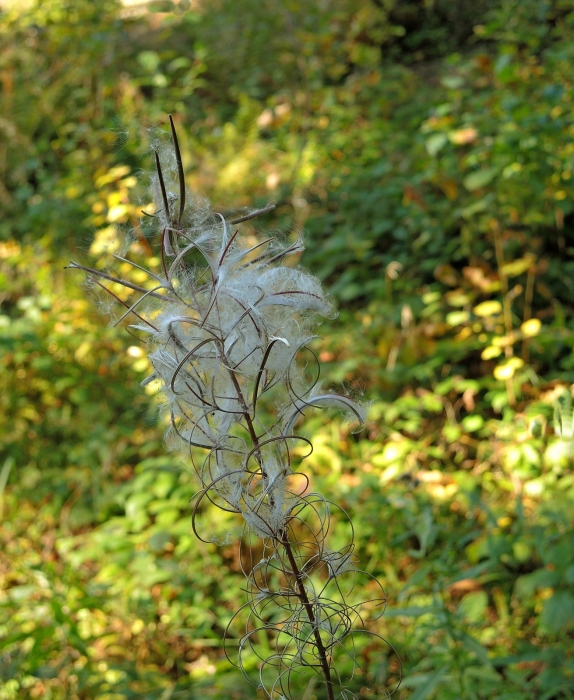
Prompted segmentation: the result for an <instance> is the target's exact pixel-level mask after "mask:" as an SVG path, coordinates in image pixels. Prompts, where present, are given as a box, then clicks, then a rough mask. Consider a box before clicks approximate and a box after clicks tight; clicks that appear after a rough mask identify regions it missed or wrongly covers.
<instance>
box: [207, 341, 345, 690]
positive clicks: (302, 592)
mask: <svg viewBox="0 0 574 700" xmlns="http://www.w3.org/2000/svg"><path fill="white" fill-rule="evenodd" d="M219 352H220V355H221V358H222V360H223V361H224V362H225V365H226V366H229V361H228V359H227V357H226V356H225V351H224V350H223V346H222V345H220V347H219ZM229 375H230V377H231V381H232V382H233V385H234V387H235V390H236V392H237V398H238V400H239V403H240V404H241V406H242V408H243V409H244V411H243V415H244V417H245V422H246V424H247V429H248V430H249V434H250V435H251V439H252V440H253V444H254V447H255V448H257V453H256V454H258V457H257V459H258V461H259V464H260V466H261V471H262V472H263V476H264V478H265V468H264V466H263V464H262V457H261V452H260V450H259V439H258V437H257V433H256V432H255V426H254V425H253V420H252V418H251V415H250V413H249V410H248V409H247V404H246V402H245V397H244V396H243V392H242V391H241V387H240V386H239V382H238V380H237V376H236V374H235V372H234V371H233V370H232V369H229ZM278 539H279V542H281V544H282V545H283V547H284V549H285V552H286V553H287V558H288V559H289V564H290V566H291V570H292V571H293V575H294V576H295V580H296V581H297V588H298V589H299V590H298V591H295V594H296V595H297V597H298V598H299V600H300V601H301V603H302V604H303V607H304V608H305V611H306V613H307V617H308V618H309V622H310V623H311V626H312V627H313V636H314V637H315V643H316V644H317V651H318V652H319V662H320V664H321V669H322V671H323V675H324V677H325V685H326V686H327V698H328V700H335V695H334V693H333V681H332V679H331V668H330V666H329V661H328V659H327V651H326V649H325V645H324V644H323V640H322V639H321V635H320V633H319V627H318V625H317V620H316V618H315V613H314V612H313V606H312V605H311V602H310V600H309V596H308V595H307V591H306V589H305V584H304V582H303V575H302V574H301V571H300V570H299V567H298V566H297V561H296V560H295V555H294V554H293V548H292V547H291V542H290V541H289V539H288V537H287V531H286V529H283V530H280V531H279V537H278Z"/></svg>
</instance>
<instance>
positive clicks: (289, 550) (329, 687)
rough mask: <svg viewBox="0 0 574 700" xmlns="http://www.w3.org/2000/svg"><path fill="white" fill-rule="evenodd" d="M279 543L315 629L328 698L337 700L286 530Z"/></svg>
mask: <svg viewBox="0 0 574 700" xmlns="http://www.w3.org/2000/svg"><path fill="white" fill-rule="evenodd" d="M279 541H280V542H281V544H282V545H283V547H284V548H285V552H286V553H287V558H288V559H289V564H290V565H291V569H292V571H293V573H294V575H295V579H296V581H297V587H298V588H299V593H297V595H298V597H299V599H300V600H301V602H302V603H303V607H304V608H305V610H306V612H307V616H308V617H309V622H310V623H311V626H312V627H313V635H314V636H315V642H316V644H317V651H318V652H319V661H320V663H321V668H322V670H323V675H324V676H325V685H326V686H327V697H328V699H329V700H335V696H334V694H333V681H332V680H331V668H330V666H329V661H328V660H327V652H326V650H325V645H324V644H323V640H322V639H321V635H320V633H319V628H318V626H317V620H316V618H315V613H314V612H313V606H312V605H311V602H310V601H309V596H308V595H307V591H306V590H305V584H304V583H303V575H302V574H301V571H300V570H299V567H298V566H297V562H296V561H295V556H294V554H293V549H292V547H291V543H290V542H289V539H288V538H287V532H286V530H281V531H280V532H279Z"/></svg>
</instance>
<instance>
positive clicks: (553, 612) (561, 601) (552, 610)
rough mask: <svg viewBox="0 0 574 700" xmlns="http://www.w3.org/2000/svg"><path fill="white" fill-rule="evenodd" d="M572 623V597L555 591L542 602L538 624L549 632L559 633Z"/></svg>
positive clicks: (573, 599) (573, 601) (573, 605)
mask: <svg viewBox="0 0 574 700" xmlns="http://www.w3.org/2000/svg"><path fill="white" fill-rule="evenodd" d="M573 623H574V596H572V594H571V593H569V592H568V591H556V592H555V593H554V595H553V596H552V597H551V598H548V599H547V600H545V601H544V607H543V608H542V613H541V615H540V624H541V625H543V626H544V627H545V628H546V629H548V630H549V631H550V632H560V631H561V630H565V629H567V628H568V627H570V626H571V625H572V624H573Z"/></svg>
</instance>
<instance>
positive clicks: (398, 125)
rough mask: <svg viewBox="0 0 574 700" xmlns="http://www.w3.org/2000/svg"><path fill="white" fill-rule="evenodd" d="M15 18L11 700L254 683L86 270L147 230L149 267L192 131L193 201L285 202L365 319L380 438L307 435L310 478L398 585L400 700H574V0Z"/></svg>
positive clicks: (4, 65)
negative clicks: (154, 231) (87, 285)
mask: <svg viewBox="0 0 574 700" xmlns="http://www.w3.org/2000/svg"><path fill="white" fill-rule="evenodd" d="M2 7H3V10H2V11H1V13H0V43H1V45H2V52H1V53H0V207H1V210H2V216H1V218H0V302H1V309H0V362H1V372H0V408H1V410H0V448H1V452H0V454H1V457H0V513H1V518H2V527H1V529H0V611H1V613H0V700H15V699H20V698H23V699H24V698H38V697H41V698H49V699H54V700H56V699H58V700H60V699H62V700H63V699H73V698H78V699H84V698H86V699H87V698H98V699H101V700H120V699H124V698H150V699H154V700H155V699H157V700H167V699H168V698H174V699H175V698H186V699H187V698H206V697H212V698H234V699H236V700H241V699H247V698H253V697H255V696H256V695H257V692H256V691H255V690H254V689H252V688H250V686H248V685H247V683H246V682H245V681H244V680H243V679H242V677H241V676H240V675H239V674H238V672H236V671H235V670H234V669H233V667H232V666H230V665H229V664H228V662H227V661H226V660H225V658H224V656H223V652H222V646H221V636H222V631H223V629H224V628H225V626H226V624H227V622H228V621H229V619H230V617H231V615H232V613H233V611H234V610H235V608H236V606H237V601H238V600H242V596H243V594H242V591H241V587H242V585H243V578H242V575H241V573H240V566H239V560H238V550H237V544H236V543H233V542H229V543H228V544H226V545H224V546H216V545H203V544H201V543H200V542H198V541H197V540H196V539H195V538H194V537H193V535H192V533H191V527H190V507H189V499H190V498H191V497H192V496H193V493H194V489H195V485H196V484H195V481H194V477H193V476H192V475H191V474H190V471H189V468H188V467H187V466H186V465H185V464H183V463H182V461H181V458H180V457H178V456H176V455H173V454H169V455H168V454H165V453H164V450H163V447H162V444H161V433H162V426H161V425H160V424H159V422H158V419H157V417H156V412H155V410H156V409H155V398H154V396H153V392H152V391H150V393H149V394H147V393H145V392H144V391H143V390H141V389H140V388H139V386H138V382H139V380H141V379H142V378H143V377H144V376H145V374H146V371H147V370H148V364H147V360H146V359H145V356H144V354H143V352H142V350H141V348H140V347H139V345H137V344H136V342H135V341H134V339H133V338H130V336H129V335H128V334H127V333H126V331H125V329H123V328H119V329H118V328H106V324H105V322H104V321H103V319H102V315H101V314H100V313H99V312H98V311H97V309H95V308H94V305H93V304H92V301H91V300H86V296H85V290H83V289H82V286H81V282H82V280H81V279H78V274H77V273H75V272H67V273H65V272H64V270H63V267H64V265H65V264H66V263H67V262H68V260H69V259H70V258H71V257H80V258H82V259H83V260H90V256H91V255H94V256H96V258H97V256H98V254H101V251H102V250H104V248H105V246H106V244H107V243H108V242H109V241H110V240H113V238H114V236H115V235H116V233H117V231H118V230H120V229H122V228H130V229H132V230H133V233H134V243H133V245H132V252H133V254H134V255H136V256H137V255H141V256H146V258H148V259H149V257H150V256H151V257H152V261H153V255H154V253H155V251H156V247H155V246H156V244H155V242H154V241H152V240H150V239H148V238H147V237H146V227H145V223H144V224H142V223H141V222H140V219H141V215H140V210H141V209H142V208H145V206H146V205H147V204H148V203H149V202H148V199H147V194H146V193H145V191H144V190H143V188H142V187H141V184H140V183H142V182H143V181H144V180H145V178H143V177H142V176H141V171H140V169H141V168H144V169H145V168H147V169H150V168H151V158H150V151H149V142H150V138H155V134H156V127H157V125H165V123H166V115H167V113H173V114H174V115H175V118H176V120H177V123H178V127H179V133H180V138H181V141H182V148H183V151H184V160H185V167H186V172H187V176H188V179H189V183H190V186H191V187H192V188H193V189H194V190H195V191H197V192H198V193H200V194H202V195H206V196H208V197H209V198H210V199H211V200H212V202H213V204H214V206H215V207H216V208H218V209H219V210H221V211H223V210H228V209H237V208H240V207H242V206H246V205H253V206H257V205H264V204H266V203H267V202H268V201H269V200H271V199H273V200H276V201H277V209H276V211H275V213H274V215H273V217H270V218H269V220H268V221H267V222H266V223H265V226H267V227H268V228H271V229H273V230H277V231H280V232H283V235H289V232H291V231H295V232H296V231H305V233H306V237H307V241H308V247H307V251H306V252H305V254H304V256H303V259H302V263H303V264H304V265H305V266H306V267H308V268H310V269H311V270H312V271H313V272H315V273H318V274H319V275H320V276H321V278H322V279H323V280H324V282H325V284H326V285H327V287H328V288H329V289H330V290H331V292H332V294H333V295H334V297H335V298H336V301H337V303H338V305H339V308H340V309H341V314H340V316H339V319H338V320H336V321H335V322H328V323H325V324H323V326H322V329H321V332H322V336H323V337H322V339H321V340H320V341H318V342H317V346H316V350H317V352H318V353H319V356H320V358H321V361H322V368H323V375H324V377H325V379H326V381H327V382H332V383H338V384H343V385H344V386H346V387H347V389H348V390H349V391H350V392H351V393H352V394H355V395H363V396H364V397H365V399H366V400H368V401H371V408H370V414H369V416H370V421H369V426H368V429H367V430H366V431H364V432H363V433H360V434H358V435H354V434H352V433H351V432H350V431H349V428H348V427H346V426H344V425H342V424H340V423H339V422H338V421H337V420H333V417H328V416H324V415H316V416H313V417H312V418H311V419H310V420H309V421H308V422H307V423H306V424H305V425H304V426H303V428H302V429H303V430H304V431H305V434H306V435H308V437H312V439H313V442H314V445H315V451H314V453H313V455H312V456H311V457H310V458H309V459H308V460H307V461H306V463H305V465H306V469H307V470H308V472H309V473H310V474H311V478H312V483H313V486H314V487H316V488H317V489H318V490H321V491H322V492H325V493H328V494H329V496H330V497H331V498H332V499H333V500H334V501H336V502H338V503H340V504H342V505H343V506H344V507H345V508H346V509H347V510H348V511H349V513H350V514H351V516H352V519H353V522H354V525H355V528H356V533H357V537H356V539H357V542H358V548H359V551H358V554H359V557H360V560H361V562H362V564H363V566H364V568H365V569H366V570H367V571H368V572H369V573H371V574H373V575H374V576H376V577H378V578H379V579H380V580H381V581H382V582H383V584H384V585H385V588H386V591H387V594H388V599H389V604H388V609H387V612H386V614H385V616H384V617H383V618H382V621H381V622H380V623H378V624H379V626H378V627H377V629H378V631H379V632H380V633H381V634H383V635H384V636H386V637H387V638H388V639H389V640H390V641H391V642H392V643H393V644H394V645H395V646H396V648H397V650H398V653H399V654H400V657H401V659H402V663H403V666H404V680H403V684H402V686H401V688H400V690H399V691H398V694H397V696H396V697H398V698H405V699H406V698H410V699H411V700H424V699H425V698H427V699H429V700H432V699H438V698H441V700H456V699H465V700H466V699H468V700H475V699H476V700H478V699H487V698H488V699H489V700H491V699H496V700H527V699H532V700H534V699H536V700H559V699H560V700H561V699H565V698H573V697H574V656H573V653H572V652H573V635H574V523H573V518H572V514H573V512H574V511H573V506H574V476H573V471H572V466H573V459H574V417H573V409H572V398H571V397H572V394H571V392H572V385H573V384H574V354H573V348H574V311H573V309H574V255H573V254H574V204H573V203H574V177H573V170H574V112H573V106H574V105H573V102H574V91H573V80H574V77H573V75H574V74H573V73H572V64H573V62H574V12H573V11H572V5H571V2H570V0H475V1H474V2H469V1H468V0H434V1H433V0H317V1H316V2H313V3H303V2H301V1H300V0H196V1H194V2H191V3H190V2H189V1H188V0H180V2H177V3H176V2H168V1H167V0H166V1H163V0H161V1H157V2H151V3H147V4H146V3H142V4H139V5H137V4H135V5H134V4H133V3H131V4H125V5H122V4H121V3H120V2H116V1H115V0H99V2H97V3H94V2H92V0H73V1H71V0H69V1H66V0H36V1H35V2H34V3H28V4H27V5H26V6H25V7H26V9H23V8H22V7H21V6H20V3H10V2H7V1H6V0H4V4H3V5H2ZM263 225H264V224H260V226H263ZM156 261H157V260H156ZM95 264H97V263H95ZM152 264H153V262H152ZM126 274H127V273H126ZM206 517H207V518H209V517H210V514H209V512H207V513H206ZM229 526H230V523H228V522H225V521H222V520H221V516H218V518H217V519H215V518H214V521H213V525H212V527H213V532H214V536H216V535H218V534H219V535H220V536H221V537H223V536H224V534H225V532H226V529H227V528H228V527H229ZM362 661H363V664H364V668H365V674H366V676H369V675H372V676H377V677H382V678H384V677H386V676H388V677H389V678H390V679H392V678H393V677H395V676H396V672H397V668H396V661H394V660H393V659H392V658H391V657H389V658H387V657H381V656H379V655H377V654H369V653H368V650H367V651H366V652H365V656H364V659H362ZM253 664H254V665H255V660H254V661H253ZM367 680H368V679H367ZM363 695H364V697H365V698H369V697H370V695H369V694H368V692H367V693H366V694H363ZM363 695H362V696H361V697H363ZM301 697H305V700H311V698H319V699H320V698H321V695H320V693H319V691H318V690H317V688H315V689H313V688H307V689H301Z"/></svg>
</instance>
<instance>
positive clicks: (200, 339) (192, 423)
mask: <svg viewBox="0 0 574 700" xmlns="http://www.w3.org/2000/svg"><path fill="white" fill-rule="evenodd" d="M170 124H171V135H172V145H170V147H169V149H167V152H162V154H161V158H160V154H159V152H158V151H157V150H156V151H155V161H156V172H155V174H154V175H152V178H151V187H152V192H153V195H154V200H155V203H156V209H155V213H154V214H153V215H152V216H153V218H154V220H155V221H156V222H157V227H158V229H159V231H160V239H161V240H160V241H159V243H158V245H160V257H161V273H160V274H156V273H155V272H153V271H151V270H147V269H145V268H143V267H141V266H140V265H138V264H136V263H135V262H132V261H129V260H128V259H127V258H126V257H124V256H121V255H118V254H114V255H113V257H114V258H115V259H116V260H117V261H119V262H120V263H122V264H124V265H125V263H127V262H129V263H130V264H131V265H132V266H133V267H135V268H138V269H139V270H144V271H145V272H146V274H147V275H148V276H149V279H150V280H151V282H150V285H149V287H142V286H139V285H136V284H133V283H131V282H129V281H128V280H125V279H122V278H121V276H118V275H116V274H114V273H113V272H108V271H104V270H102V269H95V268H91V267H86V266H85V265H81V264H79V263H76V262H71V263H70V266H69V267H70V268H74V269H79V270H83V271H84V272H85V273H87V275H88V278H89V279H90V280H92V281H93V282H95V283H96V284H97V285H99V286H100V287H102V288H103V289H105V290H106V292H108V293H109V294H110V295H111V296H112V297H114V298H115V300H116V301H117V302H119V303H120V304H122V305H123V306H124V307H125V311H124V312H123V313H122V314H121V315H120V317H119V318H118V319H117V320H116V323H119V322H122V321H123V320H124V319H127V318H128V317H131V320H133V319H135V321H136V322H135V323H134V324H133V325H132V326H131V328H132V329H134V330H135V331H137V332H140V333H141V334H143V335H144V337H145V338H146V342H147V347H148V352H149V359H150V361H151V364H152V366H153V373H152V374H151V376H150V377H148V378H147V379H146V380H145V381H144V382H143V384H146V383H148V382H150V381H153V380H158V381H159V383H160V385H161V391H162V394H163V397H164V402H163V410H164V411H165V413H166V414H167V416H168V419H169V425H170V427H169V428H168V430H167V433H166V443H167V445H168V447H169V448H172V449H173V448H179V449H182V448H183V449H184V450H186V451H187V452H189V454H190V456H191V460H192V464H193V466H194V468H195V471H196V472H197V475H198V477H199V480H200V482H201V490H200V491H199V493H198V494H197V496H196V498H195V503H194V506H193V515H192V527H193V530H194V533H195V535H196V536H197V537H198V538H200V539H202V540H203V541H205V542H208V541H212V540H213V538H210V537H206V534H205V533H204V531H203V530H202V528H201V526H200V520H201V515H202V513H203V512H204V511H205V509H204V508H203V507H202V506H203V504H204V502H205V500H206V499H207V500H208V501H210V502H211V503H212V504H213V505H215V506H217V507H218V508H221V509H222V510H224V511H228V512H231V513H235V514H238V515H240V516H241V517H242V519H243V522H244V526H243V533H242V535H241V537H240V555H241V556H240V560H241V563H242V569H243V573H244V574H245V577H246V580H247V586H246V593H247V602H246V603H245V604H244V605H243V606H242V607H241V608H240V610H239V611H237V612H236V613H235V615H234V616H233V618H232V620H231V622H230V623H229V625H228V627H227V629H226V633H225V638H226V642H227V644H226V647H225V648H226V653H227V655H228V658H230V660H231V661H232V663H235V664H236V665H237V666H238V667H239V668H240V669H242V671H243V673H244V674H245V675H246V677H247V678H248V679H249V680H251V681H252V682H254V683H255V685H256V686H258V687H259V688H261V689H262V691H263V693H264V696H265V697H267V698H272V699H274V700H275V699H276V700H280V699H285V700H286V699H287V698H295V697H297V695H296V693H297V692H299V693H300V692H301V690H300V689H301V688H303V689H304V688H307V690H308V691H309V692H311V691H310V689H311V688H313V687H314V686H317V685H321V684H322V685H323V686H324V691H323V693H322V695H323V696H324V697H326V698H328V700H335V699H336V698H345V699H347V698H357V697H358V695H357V693H358V692H361V697H376V698H380V697H383V696H385V695H388V690H385V688H384V685H385V684H386V682H387V681H388V672H387V670H386V669H387V667H388V660H389V658H390V657H392V656H394V650H393V649H392V647H391V646H390V645H389V644H388V643H387V642H386V641H385V640H384V639H382V638H381V637H380V636H379V635H378V634H376V633H374V632H373V631H371V630H369V629H368V628H367V626H366V625H367V622H369V621H372V620H375V619H377V618H378V617H380V616H381V615H382V614H383V611H384V604H385V599H384V591H383V589H382V587H381V586H380V584H379V583H378V582H377V581H376V580H375V579H373V578H372V577H371V576H370V575H368V574H366V573H364V572H361V571H360V570H359V569H358V568H357V562H356V556H355V555H354V543H353V530H352V526H351V525H350V523H349V526H348V527H347V528H345V529H346V530H347V531H348V532H349V533H350V536H349V541H348V542H347V544H346V545H345V546H343V547H342V548H339V549H336V550H331V549H330V548H329V546H328V544H327V539H328V538H327V536H328V534H329V531H330V530H331V529H332V527H333V526H334V525H335V524H337V525H339V526H340V525H341V524H342V523H343V522H344V521H345V520H346V521H348V516H347V514H346V513H345V511H344V510H343V509H342V508H340V507H338V506H337V505H335V504H334V503H332V502H330V501H329V500H328V499H327V498H326V497H325V496H323V495H321V494H319V493H312V492H310V491H309V479H308V477H307V476H306V475H305V474H304V473H303V472H302V471H299V470H298V469H297V468H296V466H295V465H294V461H295V459H294V457H295V454H294V452H295V453H296V454H297V456H298V459H299V462H300V461H301V453H302V452H307V454H308V453H310V451H311V450H312V444H311V442H310V441H309V440H308V439H307V438H305V437H303V436H301V435H297V434H296V433H295V432H294V429H295V428H296V425H297V424H298V422H299V421H300V420H301V419H302V418H303V417H304V415H305V413H306V411H308V410H309V409H313V408H322V407H325V406H335V407H336V408H338V409H342V410H343V411H345V412H347V413H349V414H351V416H352V418H353V419H354V420H356V421H358V423H359V425H362V424H363V421H364V415H363V410H362V408H361V407H360V406H359V405H357V404H356V403H355V402H353V401H352V400H351V399H349V398H347V397H346V396H339V395H337V394H333V393H330V392H328V391H324V390H323V389H322V387H321V384H320V383H319V381H318V360H317V358H316V357H315V356H314V354H313V353H312V352H311V351H310V350H308V349H307V346H308V344H309V342H310V341H311V340H312V339H313V338H314V337H315V336H314V335H313V328H314V326H315V325H316V319H317V315H320V316H331V315H332V314H333V307H332V305H331V303H330V302H329V300H328V299H327V298H326V296H325V293H324V291H323V290H322V288H321V284H320V283H319V281H318V280H317V279H316V278H314V277H313V276H311V275H310V274H308V273H307V272H305V271H303V270H301V269H298V268H296V267H287V266H285V265H284V260H285V258H286V257H287V256H290V255H293V254H296V253H300V252H301V251H302V250H303V245H302V243H301V241H299V240H298V241H296V242H294V243H291V244H287V245H281V244H279V243H278V242H277V240H275V239H273V238H266V239H264V240H259V241H258V242H256V243H255V244H253V237H252V236H251V237H250V238H249V243H247V242H246V240H244V238H242V237H241V235H240V234H239V230H238V229H237V228H234V227H235V226H236V225H237V224H240V223H241V222H243V221H247V220H249V219H253V218H255V217H257V216H260V215H262V214H265V213H266V212H268V211H270V210H271V209H272V208H273V205H270V206H268V207H265V208H264V209H260V210H257V211H252V212H250V213H247V214H245V215H244V216H240V217H236V218H226V217H225V216H223V215H222V214H218V213H214V212H212V211H211V210H210V209H209V207H208V206H205V205H202V204H200V203H198V201H197V200H192V199H191V197H190V196H189V195H188V193H187V192H186V187H185V183H184V175H183V167H182V162H181V154H180V149H179V145H178V139H177V134H176V131H175V128H174V124H173V120H172V119H171V116H170ZM172 192H177V194H173V193H172ZM126 254H127V253H126ZM110 282H111V283H115V284H119V285H121V286H122V287H124V288H125V289H126V290H129V293H130V294H129V297H128V301H125V300H124V299H121V298H120V297H119V296H118V294H116V293H115V292H114V291H113V290H112V289H110V288H109V283H110ZM132 295H137V298H136V299H135V300H132V298H131V296H132ZM124 296H126V295H124ZM309 357H310V358H312V361H309ZM305 358H306V359H305ZM301 446H304V447H305V449H304V450H302V449H301ZM296 447H297V448H298V449H296V450H294V448H296ZM201 452H203V455H201ZM198 454H200V455H201V456H200V457H198ZM333 516H335V517H333ZM208 527H209V526H208ZM208 527H207V529H208ZM359 577H363V579H365V578H366V579H367V580H366V581H359V580H358V579H359ZM361 590H363V591H365V590H368V591H369V599H368V600H361V599H359V595H360V591H361ZM230 640H233V642H234V644H235V646H234V647H233V649H234V654H233V655H232V654H231V653H230V646H231V645H230V644H229V641H230ZM237 644H238V645H239V651H238V652H237ZM247 652H249V654H250V655H251V659H252V658H253V656H252V654H253V653H255V654H256V655H257V657H258V658H259V663H258V664H257V667H258V674H257V677H256V678H252V677H251V675H250V674H249V673H248V672H247V667H249V668H253V666H254V664H253V662H252V661H250V662H249V663H247V658H248V656H247ZM232 656H233V657H234V658H232ZM395 659H396V657H395ZM244 662H245V663H244ZM367 664H369V665H370V666H371V667H374V668H375V669H376V671H375V674H374V676H375V677H373V673H372V672H371V673H370V674H368V673H367V668H364V666H365V667H366V666H367ZM395 666H398V662H397V661H396V660H395ZM371 671H372V669H371ZM366 686H368V687H370V689H371V690H370V691H367V695H366V696H365V694H364V693H365V690H363V691H361V688H363V687H366ZM298 689H299V691H298ZM317 690H318V688H316V690H315V691H313V692H315V693H316V692H317ZM371 693H374V694H371ZM305 697H308V695H307V693H305Z"/></svg>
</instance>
